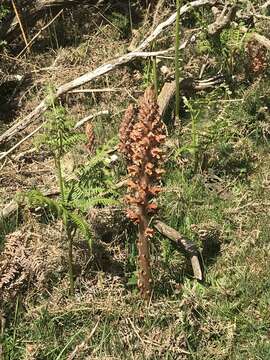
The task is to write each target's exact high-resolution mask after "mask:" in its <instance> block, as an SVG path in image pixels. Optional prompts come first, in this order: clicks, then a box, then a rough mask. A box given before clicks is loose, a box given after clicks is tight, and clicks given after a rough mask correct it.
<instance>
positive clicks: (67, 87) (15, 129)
mask: <svg viewBox="0 0 270 360" xmlns="http://www.w3.org/2000/svg"><path fill="white" fill-rule="evenodd" d="M215 2H216V0H195V1H193V2H191V3H189V4H187V5H184V6H182V8H181V11H180V12H181V14H184V13H185V12H187V11H189V10H190V9H193V8H195V7H198V6H202V5H210V4H214V3H215ZM175 18H176V14H173V15H172V16H171V17H170V18H169V19H168V20H166V21H165V22H163V23H161V24H160V25H158V26H157V28H156V29H155V30H154V31H153V33H152V34H150V35H149V36H148V37H147V38H146V40H144V41H143V42H142V43H141V45H139V46H138V48H137V49H136V50H135V51H133V52H130V53H127V54H125V55H122V56H120V57H118V58H116V59H113V60H112V61H110V62H108V63H105V64H103V65H101V66H100V67H98V68H96V69H95V70H94V71H90V72H88V73H86V74H84V75H82V76H80V77H78V78H76V79H74V80H72V81H70V82H68V83H66V84H64V85H61V86H60V87H59V88H58V90H57V92H56V94H55V96H54V99H50V102H52V100H53V101H56V100H57V99H58V98H60V97H61V96H62V95H63V94H65V93H66V92H68V91H71V90H74V89H76V88H77V87H79V86H82V85H85V84H86V83H88V82H90V81H92V80H94V79H96V78H98V77H100V76H102V75H104V74H107V73H108V72H110V71H112V70H114V69H115V68H117V67H119V66H120V65H123V64H127V63H129V62H130V61H132V60H134V59H137V58H139V57H146V58H147V57H152V56H157V55H159V54H161V53H166V52H168V50H164V51H161V52H160V51H158V52H142V50H144V49H145V48H146V47H147V46H148V45H149V44H150V43H151V42H152V41H153V40H154V39H156V38H157V36H158V35H159V34H160V33H161V32H162V31H163V30H164V29H165V28H167V27H168V26H169V25H171V24H172V23H173V22H174V21H175ZM182 46H186V43H185V44H184V45H182ZM169 50H170V49H169ZM48 100H49V99H48V97H46V98H45V99H44V100H43V101H42V102H41V103H40V104H39V105H38V106H37V107H36V108H35V109H34V110H33V111H32V112H31V113H30V114H29V115H27V116H26V117H25V118H24V119H22V120H21V121H20V122H18V123H16V124H14V125H13V126H12V127H11V128H9V129H8V130H7V131H6V132H5V133H3V134H2V135H1V136H0V144H3V143H5V142H7V141H9V140H10V139H11V138H12V137H13V136H14V135H16V134H17V133H19V132H21V131H22V130H24V129H25V128H26V127H28V126H29V125H30V124H31V123H33V122H34V121H35V120H36V119H37V118H38V117H39V116H40V115H42V114H43V113H44V112H45V111H46V110H47V109H48V108H49V103H50V102H49V101H48Z"/></svg>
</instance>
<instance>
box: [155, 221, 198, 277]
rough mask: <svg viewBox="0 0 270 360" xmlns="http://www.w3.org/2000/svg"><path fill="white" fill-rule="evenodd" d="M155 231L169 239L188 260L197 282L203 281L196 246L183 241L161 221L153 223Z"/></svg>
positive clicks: (188, 241) (185, 240) (177, 233)
mask: <svg viewBox="0 0 270 360" xmlns="http://www.w3.org/2000/svg"><path fill="white" fill-rule="evenodd" d="M154 227H155V229H156V230H157V231H158V232H160V233H161V234H162V235H164V236H166V237H167V238H168V239H170V240H171V241H172V242H173V243H174V244H175V245H176V246H177V248H178V249H179V250H180V251H181V252H183V253H184V254H185V255H186V256H188V257H189V258H190V261H191V265H192V269H193V274H194V277H195V278H196V279H197V280H200V281H202V280H203V270H202V266H201V261H200V252H199V250H198V249H197V246H196V245H195V244H194V243H193V242H191V241H190V240H187V239H185V238H184V237H183V236H182V235H181V234H180V233H179V232H178V231H176V230H175V229H173V228H171V227H170V226H168V225H166V224H165V223H163V222H162V221H159V220H157V221H155V222H154Z"/></svg>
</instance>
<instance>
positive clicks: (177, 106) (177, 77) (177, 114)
mask: <svg viewBox="0 0 270 360" xmlns="http://www.w3.org/2000/svg"><path fill="white" fill-rule="evenodd" d="M180 5H181V0H176V8H177V15H176V25H175V83H176V93H175V119H176V121H178V122H180V69H179V66H180V49H179V46H180Z"/></svg>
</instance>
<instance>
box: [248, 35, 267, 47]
mask: <svg viewBox="0 0 270 360" xmlns="http://www.w3.org/2000/svg"><path fill="white" fill-rule="evenodd" d="M251 38H252V39H254V40H256V41H257V42H258V43H260V44H261V45H263V46H264V47H265V48H266V49H268V50H270V40H269V39H268V38H267V37H265V36H263V35H260V34H258V33H256V32H255V33H253V34H252V35H251Z"/></svg>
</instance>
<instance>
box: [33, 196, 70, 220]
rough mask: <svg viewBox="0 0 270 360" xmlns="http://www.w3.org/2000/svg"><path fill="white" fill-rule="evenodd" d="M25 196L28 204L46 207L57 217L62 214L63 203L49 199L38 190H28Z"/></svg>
mask: <svg viewBox="0 0 270 360" xmlns="http://www.w3.org/2000/svg"><path fill="white" fill-rule="evenodd" d="M26 198H27V200H28V203H29V206H32V207H37V206H40V207H43V208H46V210H49V211H50V212H51V213H52V214H54V215H56V216H57V217H61V216H62V214H63V205H62V204H61V203H60V202H59V201H58V200H53V199H50V198H48V197H47V196H45V195H43V194H42V193H41V192H40V191H38V190H32V191H30V192H29V193H27V194H26Z"/></svg>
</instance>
